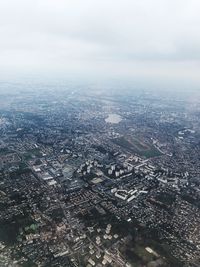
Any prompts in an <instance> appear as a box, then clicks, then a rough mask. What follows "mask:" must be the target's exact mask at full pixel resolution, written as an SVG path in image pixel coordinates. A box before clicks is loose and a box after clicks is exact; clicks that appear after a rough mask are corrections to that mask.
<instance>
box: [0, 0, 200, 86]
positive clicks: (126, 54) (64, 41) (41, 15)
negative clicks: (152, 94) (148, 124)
mask: <svg viewBox="0 0 200 267" xmlns="http://www.w3.org/2000/svg"><path fill="white" fill-rule="evenodd" d="M199 11H200V1H199V0H140V1H138V0H137V1H136V0H123V1H122V0H117V1H114V0H101V1H97V0H85V1H83V0H73V1H72V0H70V1H68V0H40V1H37V0H6V1H1V2H0V73H1V74H0V80H2V79H5V77H9V76H16V77H23V76H24V77H28V76H31V77H43V78H46V79H48V78H55V79H56V78H61V79H62V78H63V79H64V78H67V77H69V78H70V77H72V78H74V77H80V78H84V79H91V80H95V79H98V80H101V79H109V78H110V79H115V78H116V79H127V80H131V79H132V80H133V81H137V82H138V83H139V84H141V85H142V84H143V85H144V86H148V83H150V84H152V85H157V86H167V85H173V86H176V87H181V86H183V87H184V86H185V87H187V88H190V87H199V88H200V75H199V73H200V34H199V25H200V16H199Z"/></svg>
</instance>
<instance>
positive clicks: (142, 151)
mask: <svg viewBox="0 0 200 267" xmlns="http://www.w3.org/2000/svg"><path fill="white" fill-rule="evenodd" d="M113 142H114V143H115V144H117V145H119V146H121V147H122V148H125V149H126V150H128V151H130V152H132V153H137V154H138V155H140V156H144V157H146V158H151V157H156V156H160V155H161V153H160V152H159V151H158V150H157V149H156V148H155V147H154V146H153V145H150V144H146V143H144V142H142V141H141V140H139V139H138V138H135V137H132V136H122V137H119V138H115V139H113Z"/></svg>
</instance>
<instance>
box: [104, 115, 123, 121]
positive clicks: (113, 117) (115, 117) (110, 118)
mask: <svg viewBox="0 0 200 267" xmlns="http://www.w3.org/2000/svg"><path fill="white" fill-rule="evenodd" d="M121 120H122V117H121V116H120V115H118V114H109V115H108V117H107V118H106V119H105V121H106V122H107V123H119V122H120V121H121Z"/></svg>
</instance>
